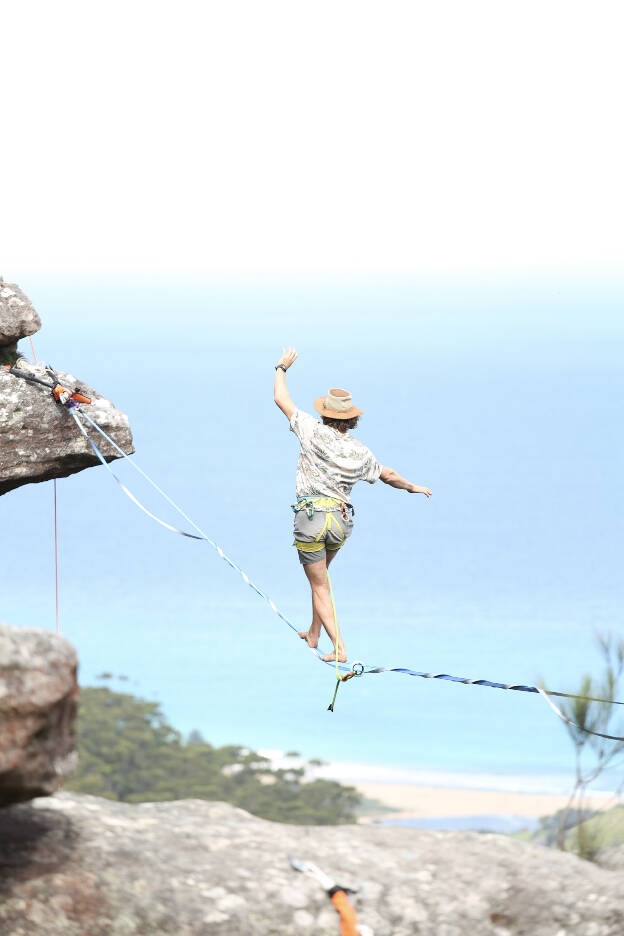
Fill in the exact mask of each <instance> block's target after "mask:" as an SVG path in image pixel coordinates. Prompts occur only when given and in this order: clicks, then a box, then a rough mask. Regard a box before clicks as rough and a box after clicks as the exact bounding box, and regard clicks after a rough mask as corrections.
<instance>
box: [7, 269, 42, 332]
mask: <svg viewBox="0 0 624 936" xmlns="http://www.w3.org/2000/svg"><path fill="white" fill-rule="evenodd" d="M40 328H41V319H40V318H39V316H38V315H37V313H36V312H35V310H34V308H33V306H32V303H31V301H30V299H29V298H28V296H26V295H25V294H24V293H23V292H22V290H21V289H20V288H19V286H16V285H15V283H5V282H4V280H3V279H2V277H1V276H0V345H11V344H14V343H15V342H16V341H19V340H20V338H26V337H27V336H28V335H34V334H35V332H38V331H39V329H40Z"/></svg>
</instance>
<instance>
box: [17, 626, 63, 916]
mask: <svg viewBox="0 0 624 936" xmlns="http://www.w3.org/2000/svg"><path fill="white" fill-rule="evenodd" d="M76 669H77V660H76V651H75V650H74V648H73V647H72V645H71V644H70V643H68V642H67V641H66V640H65V639H64V638H63V637H59V636H58V635H57V634H52V633H50V632H48V631H43V630H34V629H28V628H21V627H19V628H16V627H7V625H5V624H0V806H5V805H6V804H7V803H18V802H22V801H24V800H28V799H32V798H33V797H36V796H43V795H47V794H50V793H53V792H54V791H55V790H58V788H59V787H60V785H61V784H62V782H63V780H64V779H65V778H66V777H67V776H68V775H69V774H71V772H72V770H73V769H74V763H75V756H76V755H75V753H74V747H75V716H76V699H77V694H78V687H77V684H76ZM0 932H2V928H1V927H0Z"/></svg>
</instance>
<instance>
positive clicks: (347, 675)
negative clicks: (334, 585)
mask: <svg viewBox="0 0 624 936" xmlns="http://www.w3.org/2000/svg"><path fill="white" fill-rule="evenodd" d="M7 370H8V371H9V372H10V373H13V374H14V375H15V376H19V377H22V378H24V379H26V380H31V381H32V382H34V383H39V384H43V386H45V387H48V388H52V389H53V390H54V389H55V388H57V387H59V386H60V382H59V380H58V377H57V375H56V374H55V372H54V371H53V370H52V368H47V371H48V373H49V374H50V376H51V377H52V379H53V381H54V385H52V384H50V383H48V382H47V381H44V380H40V379H39V378H35V377H32V375H28V376H26V375H25V374H24V373H17V370H14V369H13V368H12V367H10V366H9V367H7ZM62 389H64V388H62ZM65 392H66V393H67V394H68V397H67V398H66V399H65V400H62V399H61V395H62V393H60V394H59V400H58V402H62V403H63V404H64V406H65V407H66V408H67V409H68V412H69V414H70V416H71V417H72V418H73V420H74V422H75V423H76V425H77V427H78V429H79V431H80V433H81V434H82V435H83V436H84V438H85V439H86V440H87V442H88V443H89V445H90V446H91V448H92V450H93V452H94V453H95V455H96V456H97V458H98V460H99V461H100V462H101V463H102V464H103V465H104V467H105V468H106V469H107V471H108V472H109V473H110V474H111V475H112V476H113V478H114V479H115V481H116V482H117V484H118V485H119V486H120V487H121V489H122V490H123V492H124V493H125V494H126V495H127V496H128V497H129V498H130V500H132V501H133V502H134V503H135V504H136V505H137V507H139V508H140V509H141V510H142V511H143V512H144V513H146V514H147V515H148V516H149V517H151V518H152V520H155V521H156V523H159V524H160V525H161V526H163V527H165V528H166V529H167V530H170V531H171V532H172V533H178V534H179V535H180V536H185V537H188V538H189V539H194V540H204V541H205V542H207V543H208V544H209V545H210V546H212V547H213V549H215V550H216V552H217V553H218V555H219V556H220V557H221V559H223V560H224V561H225V562H227V564H228V565H229V566H231V568H232V569H234V571H235V572H238V573H239V574H240V576H241V578H242V579H243V581H244V582H245V584H246V585H249V587H250V588H251V589H253V591H255V592H256V594H257V595H259V596H260V598H262V599H264V601H266V602H267V604H268V605H269V607H270V608H271V610H272V611H273V612H274V613H275V614H276V615H277V616H278V617H279V618H280V619H281V620H282V621H283V622H284V623H285V624H286V625H287V626H288V627H290V629H291V630H292V631H294V632H295V633H296V634H298V628H297V627H296V626H295V625H294V624H293V623H292V622H291V621H289V619H288V618H287V617H286V615H284V614H283V613H282V612H281V611H280V610H279V608H278V607H277V605H276V604H275V602H274V601H273V600H272V598H270V597H269V596H268V595H267V594H266V593H265V592H263V591H262V589H261V588H259V587H258V586H257V585H255V584H254V582H252V581H251V579H250V578H249V576H248V575H247V573H246V572H244V571H243V569H241V568H240V566H238V565H237V564H236V563H235V562H234V561H233V560H232V559H230V558H229V556H227V555H226V554H225V552H224V551H223V549H221V547H220V546H218V545H217V543H215V542H214V541H213V540H212V539H210V537H209V536H207V535H206V534H205V533H204V532H203V530H202V529H201V528H200V527H199V526H198V525H197V524H196V523H195V521H194V520H192V519H191V517H189V516H188V515H187V514H186V513H185V512H184V511H183V510H182V508H181V507H179V506H178V505H177V504H176V503H175V501H173V500H172V498H171V497H169V495H168V494H167V493H166V492H165V491H163V490H162V488H160V487H159V486H158V484H156V482H155V481H153V480H152V478H150V476H149V475H148V474H147V473H146V472H145V471H143V469H142V468H141V467H140V466H139V465H138V464H137V463H136V462H135V461H134V459H133V458H131V457H130V456H129V455H128V454H127V453H126V452H124V450H123V449H122V448H121V446H119V445H118V444H117V443H116V442H115V441H114V439H112V438H111V437H110V436H109V435H108V434H107V433H106V432H105V431H104V429H102V428H101V427H100V426H99V425H98V424H97V423H96V422H95V421H94V420H93V419H92V418H91V417H90V416H89V415H88V414H87V413H86V412H85V411H84V410H83V409H82V407H81V406H80V401H79V399H78V397H79V396H82V394H79V393H78V391H74V392H73V393H70V391H65ZM55 398H56V397H55ZM86 400H87V398H86V397H84V400H83V402H86ZM81 420H85V421H86V422H87V423H88V424H89V425H90V426H91V427H92V428H93V429H95V430H96V432H98V433H99V434H100V435H101V436H102V437H103V438H104V439H105V440H106V441H107V442H108V443H109V444H110V445H111V446H112V447H113V448H114V449H115V450H116V451H117V452H118V453H119V454H120V455H121V456H122V457H123V458H124V459H125V460H126V461H127V462H128V463H129V464H130V465H131V466H132V468H133V469H134V470H135V471H137V472H138V473H139V474H140V475H141V476H142V477H143V478H144V479H145V480H146V481H147V482H148V484H150V485H151V486H152V487H153V488H154V490H156V491H157V492H158V493H159V494H160V495H161V497H163V498H164V500H166V501H167V503H168V504H170V506H171V507H173V509H174V510H175V511H177V513H179V514H180V516H182V517H183V518H184V519H185V520H186V521H187V522H188V523H189V524H190V525H191V526H192V527H193V528H194V529H195V530H196V531H197V534H198V535H197V534H193V533H189V532H187V531H186V530H181V529H178V528H177V527H174V526H172V525H171V524H169V523H166V522H165V521H164V520H162V519H161V518H160V517H157V516H156V514H153V513H152V512H151V511H150V510H148V509H147V507H145V506H144V505H143V504H142V503H141V502H140V501H139V500H138V498H136V497H135V496H134V494H133V493H132V492H131V491H130V490H129V489H128V488H127V487H126V485H125V484H123V483H122V482H121V481H120V479H119V478H118V477H117V476H116V474H115V473H114V471H113V470H112V468H111V467H110V465H109V464H108V462H107V461H106V459H105V457H104V455H102V453H101V451H100V449H99V448H98V447H97V445H96V444H95V442H94V441H93V439H92V438H91V437H90V436H89V434H88V433H87V430H86V429H85V427H84V425H83V424H82V422H81ZM330 588H331V582H330ZM332 603H333V593H332ZM334 613H335V605H334ZM336 637H337V638H338V630H337V632H336ZM336 642H337V641H336ZM307 646H308V649H309V650H311V652H312V653H313V654H314V656H315V657H316V658H317V659H318V660H319V661H320V662H321V663H325V664H326V665H328V666H332V665H333V664H332V662H331V661H328V660H323V658H322V656H321V654H320V653H319V651H318V649H317V648H316V647H310V646H309V644H307ZM335 669H336V674H337V681H336V689H335V691H334V697H333V699H332V702H331V703H330V706H329V711H332V712H333V706H334V703H335V700H336V695H337V693H338V688H339V686H340V683H342V682H346V681H348V680H349V679H351V678H352V677H354V676H355V677H362V676H372V675H375V674H378V673H402V674H403V675H405V676H418V677H420V678H421V679H441V680H446V681H448V682H454V683H461V684H462V685H467V686H486V687H487V688H490V689H505V690H510V691H514V692H530V693H534V694H536V695H540V696H541V697H542V698H543V699H544V700H545V701H546V702H548V704H549V706H550V708H551V709H552V710H553V711H554V712H555V714H556V715H557V716H558V717H559V718H561V719H562V721H564V722H565V723H566V724H569V725H572V726H574V727H575V728H577V729H579V730H581V731H585V732H586V733H587V734H591V735H596V736H597V737H600V738H606V739H607V740H609V741H624V737H620V736H618V735H606V734H602V733H601V732H598V731H592V730H591V729H589V728H582V727H581V726H580V725H577V724H576V723H575V722H573V721H572V720H571V719H569V718H567V716H566V715H564V714H563V712H561V710H560V709H559V708H557V706H556V705H554V703H553V702H552V701H551V699H550V698H549V697H550V696H555V697H558V698H562V699H580V700H582V701H587V702H601V703H603V704H607V705H624V702H620V701H617V700H615V699H601V698H597V697H595V696H584V695H578V694H576V693H572V692H557V691H555V690H553V689H547V688H545V687H538V686H529V685H522V684H517V683H502V682H494V681H491V680H489V679H470V678H467V677H464V676H451V675H450V674H448V673H426V672H421V671H419V670H413V669H409V668H408V667H403V666H366V664H364V663H362V662H361V661H358V662H357V663H353V664H352V665H351V667H349V666H346V665H344V664H341V663H339V662H338V659H337V653H336V660H335Z"/></svg>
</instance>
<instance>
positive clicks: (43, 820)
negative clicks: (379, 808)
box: [0, 793, 624, 936]
mask: <svg viewBox="0 0 624 936" xmlns="http://www.w3.org/2000/svg"><path fill="white" fill-rule="evenodd" d="M293 856H294V857H298V858H302V859H307V860H309V861H313V862H315V863H316V864H318V865H319V867H321V868H322V869H323V870H324V871H326V872H327V873H328V874H329V875H331V876H333V877H335V879H336V880H337V881H338V882H339V883H340V884H341V885H343V886H351V887H357V888H358V893H357V894H356V895H355V896H354V897H353V898H352V899H353V902H354V904H355V906H356V909H357V912H358V915H359V918H360V921H361V922H362V923H365V924H367V925H368V926H369V927H372V929H373V930H374V933H375V936H414V934H426V936H432V934H435V936H465V934H467V933H475V934H476V933H478V934H479V936H520V934H527V933H532V934H535V936H538V934H539V936H562V934H564V933H565V936H621V933H622V932H624V895H622V893H621V887H620V882H621V878H620V876H618V875H616V874H614V873H612V872H609V871H606V870H603V869H601V868H598V867H596V866H595V865H591V864H588V863H586V862H583V861H581V860H580V859H578V858H576V857H574V856H573V855H570V854H564V853H560V852H555V851H552V850H549V849H545V848H541V847H540V846H537V845H531V844H527V843H524V842H517V841H514V840H512V839H508V838H505V837H504V836H497V835H479V834H478V833H475V832H431V831H425V830H421V829H407V828H396V827H395V828H386V827H380V826H338V827H333V828H332V827H326V826H324V827H314V828H309V827H301V826H287V825H280V824H277V823H273V822H267V821H265V820H263V819H257V818H255V817H253V816H250V815H248V814H247V813H244V812H243V811H242V810H239V809H235V808H234V807H232V806H228V805H226V804H224V803H210V802H201V801H199V800H186V801H183V802H174V803H143V804H140V805H127V804H121V803H115V802H109V801H106V800H102V799H96V798H95V797H91V796H82V795H77V794H70V793H61V794H58V795H56V796H54V797H52V798H51V799H48V800H41V801H35V802H34V803H32V804H28V805H24V806H13V807H10V808H9V809H6V810H0V932H2V933H3V934H7V936H14V934H15V936H17V934H20V936H35V934H36V936H41V934H45V936H108V934H112V933H114V934H123V936H131V934H132V936H153V934H156V933H158V934H159V936H167V934H175V936H269V934H270V936H280V934H284V936H286V934H288V936H294V934H297V936H305V934H310V936H337V934H338V933H339V931H340V928H339V922H338V917H337V914H336V912H335V911H334V909H333V907H332V906H331V904H330V903H329V901H328V899H327V897H326V895H325V893H324V892H323V890H322V888H321V887H320V886H319V884H318V883H317V882H316V881H315V880H313V879H311V878H308V877H305V876H304V875H301V874H298V873H297V872H295V871H293V870H291V868H290V864H289V859H290V858H291V857H293Z"/></svg>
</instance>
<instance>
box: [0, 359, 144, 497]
mask: <svg viewBox="0 0 624 936" xmlns="http://www.w3.org/2000/svg"><path fill="white" fill-rule="evenodd" d="M22 370H24V371H26V372H27V373H30V374H32V375H34V376H36V377H40V378H41V379H42V380H48V381H49V380H50V378H49V376H48V374H47V373H46V370H45V368H44V367H43V366H35V365H27V366H24V367H22ZM58 376H59V379H60V381H61V383H62V384H63V386H65V387H67V388H68V389H69V390H72V391H73V390H76V389H77V388H78V387H79V388H80V389H81V390H82V391H83V393H84V394H85V395H86V396H87V397H89V398H90V399H91V401H92V402H91V404H90V405H86V404H83V407H84V410H85V412H87V413H88V414H89V415H90V416H91V418H92V419H93V420H95V422H96V423H98V425H99V426H101V427H102V429H104V431H105V432H106V433H108V435H109V436H110V437H111V438H112V439H114V440H115V442H116V443H117V444H118V445H119V446H120V447H121V448H122V449H123V450H124V451H125V452H126V453H127V454H131V453H132V452H133V451H134V448H133V445H132V434H131V432H130V426H129V423H128V417H127V416H126V415H125V413H122V412H120V411H119V410H117V409H115V407H114V406H113V404H112V403H111V402H110V401H109V400H107V399H105V398H104V397H102V396H100V394H98V393H96V391H95V390H93V388H92V387H89V386H87V385H86V384H84V383H82V382H79V381H78V380H77V379H76V378H75V377H73V376H72V375H71V374H67V373H65V372H64V371H58ZM89 433H90V434H91V435H92V436H93V438H94V441H95V443H96V445H97V446H98V448H99V449H100V451H101V452H102V454H103V455H104V457H105V458H106V460H107V461H112V460H113V459H115V458H120V457H121V456H120V455H119V454H118V452H116V451H115V449H114V448H113V446H112V445H110V443H109V442H107V441H106V440H105V439H104V438H103V437H102V436H100V435H99V433H97V432H96V431H95V430H94V429H90V428H89ZM99 464H100V462H99V461H98V459H97V457H96V455H95V453H94V452H93V451H92V449H91V446H90V445H89V443H88V442H87V440H86V439H85V438H84V437H83V436H82V435H81V434H80V432H79V430H78V427H77V426H76V424H75V423H74V420H73V419H72V417H71V415H70V413H69V411H68V410H67V408H66V407H65V406H62V405H61V404H59V403H57V402H56V401H55V399H54V397H53V396H52V393H51V391H50V390H48V389H46V387H42V386H40V385H38V384H33V383H30V382H28V381H26V380H23V379H21V378H19V377H15V376H14V375H13V374H10V373H9V372H8V371H7V370H6V369H5V368H0V494H6V493H7V491H11V490H13V489H14V488H16V487H20V485H22V484H29V483H31V482H38V481H48V480H50V479H51V478H65V477H67V475H70V474H74V473H75V472H76V471H82V469H83V468H90V467H92V466H94V465H99Z"/></svg>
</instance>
